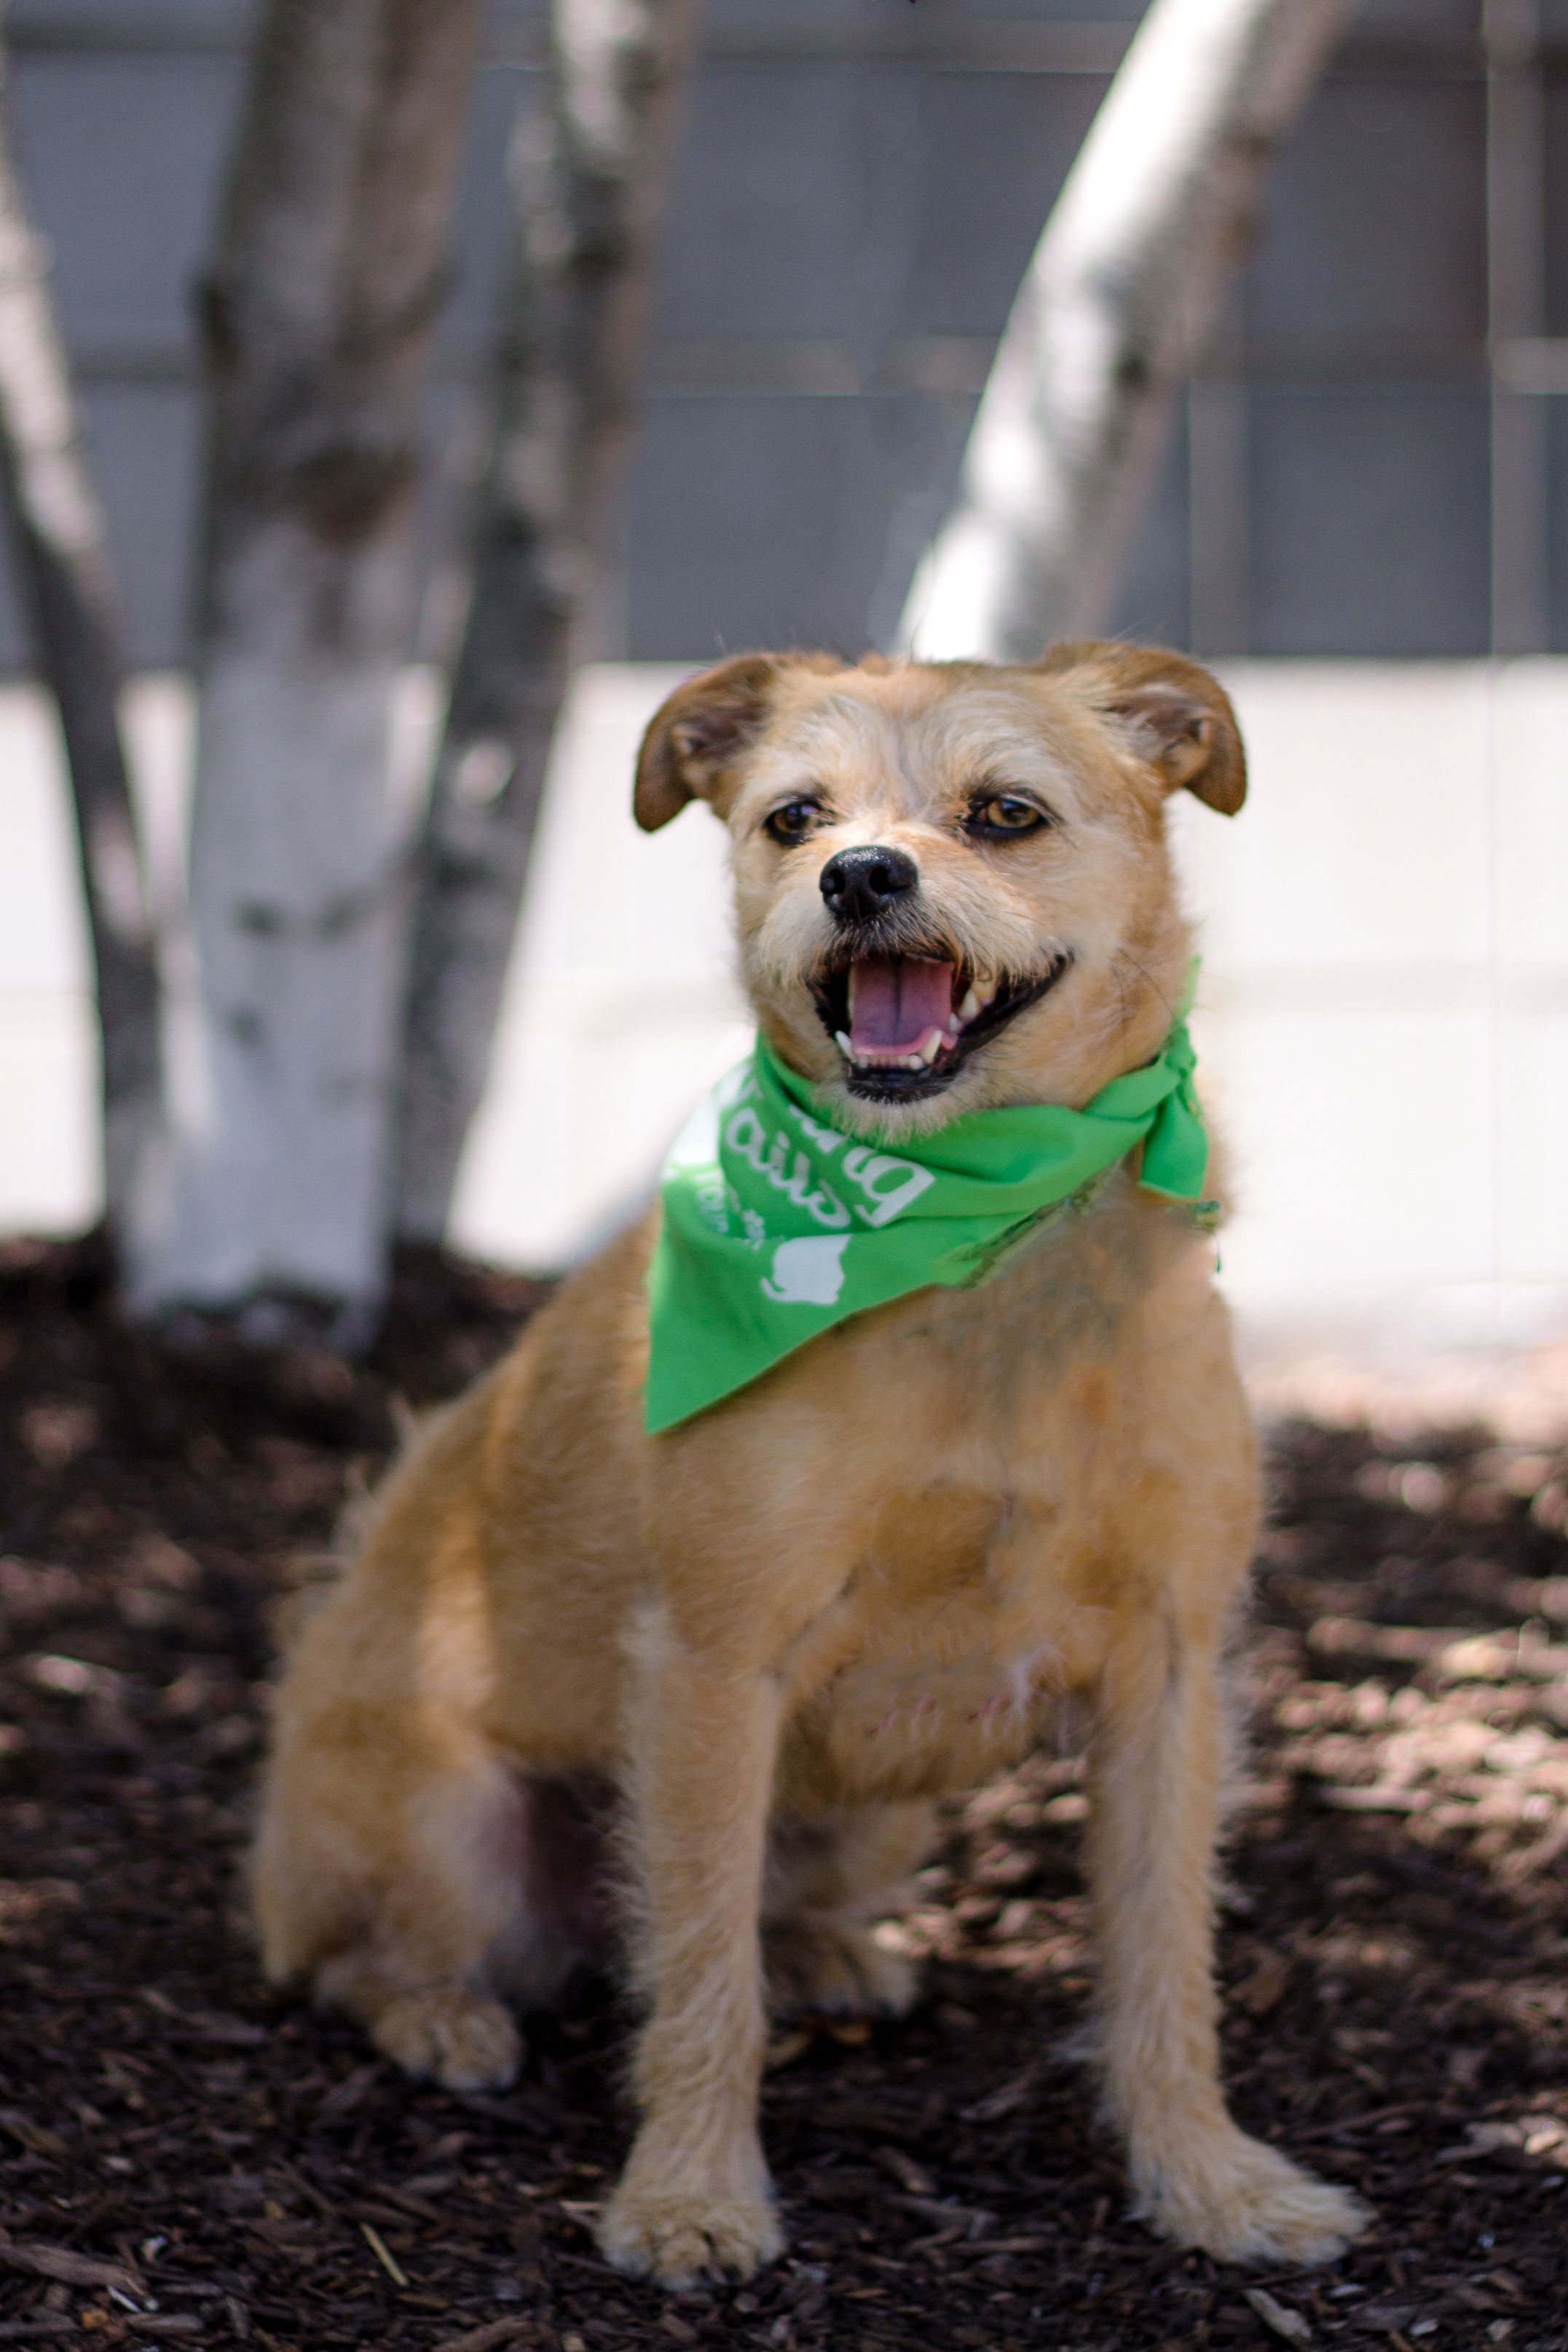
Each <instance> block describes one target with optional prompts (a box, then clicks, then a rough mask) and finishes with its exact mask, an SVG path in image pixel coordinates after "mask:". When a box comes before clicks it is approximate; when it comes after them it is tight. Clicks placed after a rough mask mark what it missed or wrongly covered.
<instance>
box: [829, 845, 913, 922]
mask: <svg viewBox="0 0 1568 2352" xmlns="http://www.w3.org/2000/svg"><path fill="white" fill-rule="evenodd" d="M919 880H920V869H919V867H918V866H916V865H915V860H914V858H913V857H906V856H904V852H903V850H902V849H883V848H878V847H873V848H870V849H841V850H840V852H839V854H838V856H836V857H830V858H829V860H828V862H827V864H826V865H825V866H823V868H822V871H821V891H822V896H823V898H825V899H826V900H827V902H828V912H829V914H830V915H831V916H832V917H833V918H834V919H835V920H836V921H838V922H841V923H865V922H869V921H870V920H871V918H872V917H873V915H880V914H881V912H882V910H883V908H884V907H885V906H886V905H887V904H888V903H889V901H890V900H891V899H894V898H903V896H904V892H905V891H906V890H913V889H914V888H915V886H916V885H917V883H918V882H919Z"/></svg>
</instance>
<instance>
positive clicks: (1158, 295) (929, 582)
mask: <svg viewBox="0 0 1568 2352" xmlns="http://www.w3.org/2000/svg"><path fill="white" fill-rule="evenodd" d="M1352 5H1353V0H1155V5H1153V6H1152V7H1151V8H1150V10H1149V12H1148V15H1147V16H1145V19H1144V22H1143V24H1142V26H1140V28H1139V30H1138V32H1137V35H1136V36H1135V37H1134V41H1133V43H1132V46H1131V47H1130V48H1129V49H1128V51H1127V54H1126V57H1125V58H1124V60H1123V63H1122V66H1121V68H1120V70H1119V71H1118V73H1117V75H1116V78H1115V79H1114V81H1113V83H1112V85H1111V89H1110V90H1109V92H1108V94H1107V96H1106V98H1105V101H1104V103H1103V106H1102V107H1101V109H1100V111H1099V113H1098V114H1097V115H1096V116H1095V119H1094V122H1093V125H1092V128H1091V130H1090V133H1089V136H1088V139H1087V140H1086V141H1085V142H1084V145H1083V149H1082V153H1081V154H1080V156H1079V158H1078V161H1077V162H1076V163H1075V164H1074V165H1073V167H1072V170H1071V173H1070V174H1069V176H1068V180H1067V184H1066V185H1065V187H1064V188H1063V189H1062V192H1061V197H1060V198H1059V200H1058V202H1057V205H1056V207H1055V209H1054V211H1053V212H1052V214H1051V219H1050V221H1049V222H1048V224H1047V226H1046V230H1045V234H1044V236H1042V237H1041V239H1040V244H1039V246H1038V247H1036V250H1035V255H1034V258H1033V260H1032V262H1031V263H1030V268H1029V272H1028V275H1027V276H1026V278H1025V279H1024V282H1023V287H1022V289H1021V291H1020V292H1019V298H1018V300H1017V302H1016V303H1015V304H1014V306H1013V311H1012V315H1011V317H1010V318H1009V321H1008V327H1007V331H1006V333H1005V335H1004V336H1003V338H1002V341H1001V345H1000V348H999V350H998V353H997V357H996V362H995V365H994V367H993V368H992V371H991V374H990V378H989V381H988V383H987V386H986V391H985V394H984V397H983V398H982V400H981V403H980V408H979V413H978V415H977V417H976V420H975V425H974V429H973V431H972V432H971V434H970V436H969V443H968V447H967V451H966V454H965V459H964V467H963V475H962V479H961V483H960V488H959V494H958V498H957V501H956V506H955V508H954V510H953V512H952V514H951V516H950V517H949V519H948V520H947V521H946V524H945V525H944V527H943V529H942V530H941V531H940V533H939V534H938V536H937V538H936V543H935V545H934V546H933V547H932V549H931V551H930V552H929V554H928V555H927V556H926V558H925V562H923V563H922V565H921V567H920V570H919V572H918V573H917V574H916V577H915V584H914V586H913V588H912V589H911V591H910V594H909V600H908V603H907V604H906V605H905V607H904V617H903V620H902V622H901V624H900V631H899V636H900V642H901V644H902V645H904V646H906V647H907V648H909V649H910V650H911V651H913V652H915V653H916V654H919V655H922V656H927V657H930V658H933V659H942V658H953V657H956V656H972V655H977V656H985V657H988V658H990V659H993V660H1002V661H1029V660H1032V659H1033V658H1034V656H1036V655H1037V654H1038V653H1039V652H1040V649H1041V647H1042V646H1045V645H1047V644H1048V643H1050V641H1051V639H1052V638H1054V637H1061V636H1068V637H1071V636H1078V635H1085V634H1091V635H1092V633H1093V632H1094V631H1095V630H1096V629H1099V628H1103V626H1104V625H1105V623H1106V620H1107V618H1108V615H1109V613H1110V610H1111V607H1112V604H1113V599H1114V596H1115V593H1116V589H1117V585H1118V583H1119V581H1120V578H1121V574H1122V569H1123V564H1124V556H1125V552H1126V548H1127V543H1128V541H1129V538H1130V536H1131V532H1132V528H1133V525H1134V521H1135V520H1136V518H1137V515H1138V512H1139V509H1140V508H1141V507H1142V504H1143V501H1144V498H1145V493H1146V491H1147V489H1148V487H1149V484H1150V479H1151V477H1152V475H1153V472H1154V469H1155V465H1156V464H1157V462H1158V458H1159V454H1160V449H1161V446H1162V444H1163V440H1164V435H1165V429H1166V420H1167V417H1168V414H1169V409H1170V404H1171V398H1172V394H1174V393H1175V391H1176V388H1177V387H1178V386H1179V385H1180V384H1181V383H1183V382H1184V380H1185V379H1186V375H1187V374H1188V373H1189V372H1190V367H1191V362H1192V357H1193V355H1194V353H1195V352H1197V349H1198V348H1199V347H1200V345H1201V343H1202V340H1203V338H1204V336H1205V335H1206V334H1207V331H1208V328H1209V326H1210V324H1211V323H1212V320H1213V318H1214V316H1215V313H1216V310H1217V309H1218V304H1219V302H1220V300H1221V299H1222V297H1223V294H1224V291H1225V288H1226V285H1227V283H1228V278H1229V276H1230V272H1231V270H1232V269H1233V268H1234V267H1235V265H1236V263H1237V262H1238V261H1239V259H1240V257H1242V255H1243V254H1244V252H1245V251H1246V248H1247V246H1248V243H1249V238H1250V234H1251V228H1252V220H1253V208H1254V205H1255V201H1256V197H1257V193H1258V189H1259V186H1260V182H1261V181H1262V179H1263V177H1264V174H1265V173H1266V172H1267V170H1268V167H1269V164H1270V162H1271V160H1272V158H1273V155H1274V153H1275V151H1276V149H1277V148H1278V146H1279V144H1280V142H1281V139H1283V138H1284V136H1285V135H1286V133H1287V132H1288V131H1289V130H1290V128H1291V124H1292V123H1293V122H1294V121H1295V119H1296V116H1297V114H1298V112H1299V111H1300V110H1301V106H1302V105H1303V104H1304V103H1305V101H1306V100H1307V98H1308V97H1309V95H1310V94H1311V92H1312V89H1313V87H1314V86H1315V84H1316V82H1317V80H1318V79H1319V77H1320V75H1321V73H1322V69H1323V67H1324V65H1325V64H1326V63H1327V60H1328V57H1329V53H1330V51H1331V49H1332V47H1333V43H1334V41H1335V39H1336V37H1337V36H1338V34H1339V33H1340V31H1341V29H1342V27H1343V25H1344V23H1345V21H1346V19H1347V18H1348V16H1349V15H1350V13H1351V7H1352Z"/></svg>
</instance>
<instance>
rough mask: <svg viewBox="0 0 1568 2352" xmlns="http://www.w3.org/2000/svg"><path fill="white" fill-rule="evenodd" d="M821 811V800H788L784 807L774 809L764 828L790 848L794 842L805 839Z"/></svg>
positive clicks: (764, 830) (776, 839) (765, 831)
mask: <svg viewBox="0 0 1568 2352" xmlns="http://www.w3.org/2000/svg"><path fill="white" fill-rule="evenodd" d="M821 813H822V810H821V802H820V801H788V802H786V803H785V805H784V806H783V807H782V808H780V809H775V810H774V812H773V814H772V815H771V816H770V817H768V819H767V820H766V822H765V823H764V824H763V827H762V830H763V832H764V833H770V834H771V835H772V836H773V838H774V840H775V841H781V842H782V843H783V844H784V845H785V847H786V848H788V847H789V845H790V844H791V843H793V842H797V841H804V840H805V838H806V835H808V834H809V833H810V830H811V827H812V825H813V824H815V823H816V821H817V819H818V818H819V817H820V816H821Z"/></svg>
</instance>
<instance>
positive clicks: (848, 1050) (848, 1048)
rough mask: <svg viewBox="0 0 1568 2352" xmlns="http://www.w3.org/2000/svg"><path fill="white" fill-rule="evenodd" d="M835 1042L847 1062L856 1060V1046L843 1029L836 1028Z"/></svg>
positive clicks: (834, 1033)
mask: <svg viewBox="0 0 1568 2352" xmlns="http://www.w3.org/2000/svg"><path fill="white" fill-rule="evenodd" d="M833 1043H834V1045H836V1046H837V1047H838V1049H839V1051H840V1053H841V1055H843V1057H844V1059H845V1061H846V1062H852V1061H853V1060H854V1057H855V1049H854V1047H853V1046H852V1045H851V1044H850V1041H849V1039H848V1038H847V1037H846V1036H845V1035H844V1033H843V1031H842V1030H841V1029H835V1030H834V1032H833Z"/></svg>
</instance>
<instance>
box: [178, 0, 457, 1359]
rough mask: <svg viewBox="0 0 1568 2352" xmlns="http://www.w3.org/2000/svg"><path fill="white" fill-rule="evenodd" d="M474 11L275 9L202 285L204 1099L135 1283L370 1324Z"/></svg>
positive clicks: (188, 1298) (360, 5) (198, 839)
mask: <svg viewBox="0 0 1568 2352" xmlns="http://www.w3.org/2000/svg"><path fill="white" fill-rule="evenodd" d="M480 16H481V5H480V0H268V5H267V8H266V11H265V14H264V16H263V17H262V20H261V25H260V28H259V32H258V35H257V39H256V48H255V51H254V53H253V58H252V65H251V72H250V80H249V87H248V90H247V93H246V102H245V107H244V112H243V120H242V123H241V128H240V132H239V138H238V142H237V146H236V149H235V154H234V157H233V161H232V165H231V171H230V176H229V182H228V188H227V194H226V199H225V210H224V215H223V221H222V226H221V231H220V237H219V244H218V251H217V257H216V259H215V262H214V267H213V269H212V272H211V275H210V277H209V278H208V280H207V282H206V285H205V287H204V289H203V295H202V315H203V326H204V337H205V346H206V357H207V365H208V404H209V405H208V433H209V447H208V477H207V502H206V525H205V541H204V551H203V564H202V577H201V593H200V605H199V612H198V646H199V655H198V667H199V689H200V704H199V709H200V721H199V751H198V759H197V772H196V785H195V797H194V807H193V837H192V861H191V863H192V902H193V917H194V931H195V945H196V953H197V964H198V971H199V998H200V1002H199V1007H198V1014H197V1019H198V1024H199V1030H200V1039H201V1046H200V1054H199V1057H198V1060H199V1071H198V1076H199V1091H198V1095H197V1098H196V1099H195V1100H194V1101H193V1102H192V1103H189V1104H187V1105H186V1107H185V1110H184V1114H183V1118H182V1119H181V1122H180V1146H181V1166H180V1175H181V1179H182V1184H181V1190H180V1194H179V1199H178V1202H177V1215H176V1218H175V1221H174V1225H173V1230H172V1232H171V1234H170V1235H169V1236H168V1242H167V1246H166V1247H165V1248H164V1249H163V1250H162V1252H161V1253H159V1254H157V1255H156V1256H155V1257H154V1258H153V1259H152V1261H151V1262H150V1263H148V1264H147V1265H145V1266H144V1267H143V1268H142V1269H141V1275H142V1280H141V1298H142V1302H143V1303H144V1304H146V1305H150V1306H153V1307H171V1306H172V1305H174V1304H176V1303H178V1302H182V1301H184V1302H192V1303H196V1304H202V1305H212V1306H226V1305H231V1304H234V1303H235V1302H237V1301H239V1300H242V1299H245V1298H246V1297H254V1296H256V1294H268V1295H272V1294H276V1295H279V1296H283V1297H288V1296H298V1295H303V1296H305V1297H314V1298H317V1299H320V1300H322V1301H325V1302H333V1301H338V1302H345V1303H346V1305H347V1307H348V1308H349V1309H350V1318H354V1317H358V1318H360V1319H361V1321H362V1320H363V1318H366V1317H368V1316H369V1315H370V1314H371V1312H373V1309H374V1307H375V1305H376V1302H377V1301H378V1299H379V1297H380V1295H381V1292H382V1287H383V1284H384V1261H385V1238H386V1223H387V1213H388V1160H389V1151H390V1136H391V1126H392V1106H393V1102H394V1099H395V1082H396V1070H397V1062H398V1046H399V1038H398V1008H399V1004H400V1003H401V982H402V938H403V925H404V922H405V920H406V913H407V872H408V863H409V848H410V845H409V843H408V841H407V839H406V838H405V827H404V822H403V820H402V819H401V818H400V815H399V813H398V811H397V809H396V807H395V805H394V803H393V801H392V796H391V793H390V788H389V762H388V726H389V718H390V705H391V696H392V686H393V682H394V679H395V677H396V674H397V671H398V668H399V667H400V665H401V664H402V662H403V661H404V660H405V659H406V658H407V653H408V646H409V641H410V635H411V628H412V618H413V502H414V491H415V487H416V482H417V478H418V473H419V456H418V449H417V434H418V428H419V419H420V409H421V402H422V395H423V385H424V378H425V363H426V359H427V354H428V351H429V345H430V341H431V336H432V331H433V327H434V320H435V317H436V314H437V312H438V310H439V308H440V305H441V301H442V299H443V297H444V293H445V289H446V285H447V259H446V251H447V234H448V226H449V222H450V216H451V208H452V200H453V194H454V188H455V179H456V173H457V168H458V164H459V161H460V158H461V154H462V148H463V139H464V132H465V124H466V116H467V106H468V98H469V92H470V88H471V84H472V79H473V72H474V67H475V62H476V49H477V39H478V32H479V24H480Z"/></svg>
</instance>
